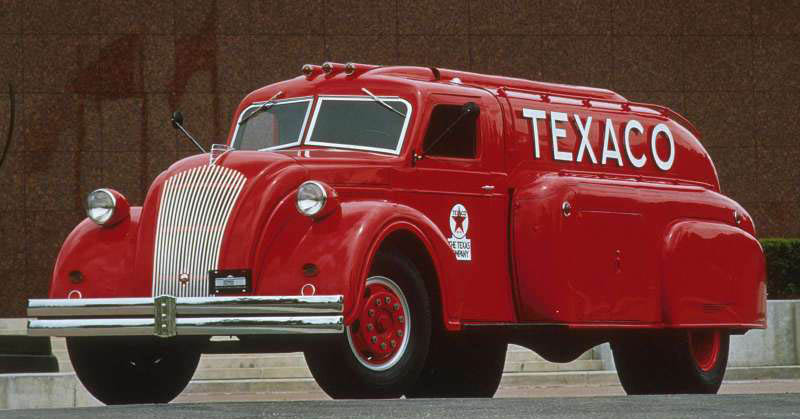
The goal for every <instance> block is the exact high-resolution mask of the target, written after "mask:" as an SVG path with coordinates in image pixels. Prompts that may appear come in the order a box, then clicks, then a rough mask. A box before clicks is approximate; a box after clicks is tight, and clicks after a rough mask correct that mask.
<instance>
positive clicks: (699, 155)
mask: <svg viewBox="0 0 800 419" xmlns="http://www.w3.org/2000/svg"><path fill="white" fill-rule="evenodd" d="M311 70H313V71H311ZM311 70H309V75H308V76H301V77H297V78H295V79H291V80H287V81H283V82H279V83H276V84H273V85H270V86H266V87H264V88H262V89H259V90H256V91H254V92H253V93H251V94H249V95H248V96H247V97H245V98H244V100H243V101H242V102H241V104H240V105H239V107H238V109H237V110H236V113H235V118H234V121H232V125H231V134H230V135H229V138H228V143H229V144H230V143H231V142H232V136H233V132H234V130H235V128H236V121H237V120H238V117H239V114H240V113H241V112H243V110H244V109H245V108H247V107H248V106H249V105H251V104H252V103H254V102H259V101H265V100H267V99H269V98H271V97H272V96H273V95H275V93H276V92H278V91H282V92H283V95H284V96H283V97H286V98H292V97H313V98H317V97H318V96H319V95H358V96H364V94H363V93H362V90H361V89H362V88H367V89H369V90H370V91H371V92H374V93H375V94H376V95H379V96H396V97H400V98H402V99H404V100H406V101H408V102H409V103H410V104H411V109H412V110H411V117H410V123H409V125H408V130H407V132H406V134H405V141H404V143H403V147H402V149H401V150H400V152H399V155H392V154H382V153H377V152H369V151H354V150H337V149H332V148H326V147H319V146H309V145H305V144H301V145H298V146H295V147H291V148H288V149H284V150H280V151H275V152H265V151H233V152H229V153H226V154H225V155H223V156H222V157H220V159H219V160H218V161H217V163H216V164H218V165H221V166H224V167H225V168H229V169H233V170H235V171H238V172H240V173H241V174H243V175H244V176H245V177H246V178H247V181H246V184H245V186H244V188H243V190H242V192H241V195H240V196H239V198H238V200H237V201H236V205H235V207H234V209H233V211H232V213H231V214H230V222H229V223H228V224H227V227H226V229H225V232H224V236H223V237H224V239H223V242H222V247H221V252H220V261H219V267H220V269H242V268H246V269H252V273H253V280H254V289H253V292H252V294H253V295H299V294H301V288H302V287H303V286H304V285H305V284H308V283H311V284H313V285H314V286H315V288H316V292H317V294H324V295H327V294H342V295H344V301H345V316H346V317H345V322H346V323H347V324H349V323H350V322H352V321H354V320H355V318H356V317H357V316H358V313H359V307H356V306H355V305H356V304H358V302H359V301H361V300H362V299H359V298H355V296H356V295H360V293H362V292H363V287H364V282H365V278H366V277H367V276H368V273H369V269H370V263H371V260H372V258H373V257H374V255H375V253H376V251H377V250H378V249H379V248H380V246H381V245H382V243H384V241H385V240H386V239H387V238H389V237H392V236H393V235H396V234H404V235H406V236H408V237H413V238H414V239H415V240H416V242H415V243H417V244H418V245H417V247H418V250H421V251H422V252H424V253H425V254H426V255H428V257H429V260H430V265H431V269H432V272H434V273H435V275H433V276H432V277H428V278H425V279H426V281H430V282H431V283H432V285H431V286H432V287H433V288H432V289H437V290H438V294H439V296H440V298H441V307H442V321H443V322H444V324H445V325H446V327H447V328H448V329H450V330H459V329H461V328H462V327H463V326H464V325H470V324H500V325H505V324H518V323H525V324H548V325H553V324H556V325H563V326H567V327H570V328H600V329H603V328H608V329H620V328H672V327H726V328H732V329H749V328H760V327H764V326H765V305H766V304H765V286H764V280H765V270H764V260H763V253H762V251H761V248H760V246H759V244H758V242H757V241H756V240H755V239H754V236H755V230H754V226H753V223H752V220H751V218H750V217H749V215H748V214H747V212H746V211H745V210H744V209H743V208H742V207H741V206H740V205H738V204H737V203H736V202H734V201H733V200H731V199H729V198H727V197H725V196H724V195H722V194H721V193H720V190H719V183H718V180H717V176H716V172H715V169H714V166H713V164H712V162H711V160H710V159H709V157H708V154H707V153H706V151H705V150H704V149H703V147H702V145H701V144H700V143H699V141H698V140H697V138H696V135H697V134H696V130H695V129H694V128H693V127H691V125H690V124H688V122H686V121H685V120H683V119H682V118H681V117H679V116H676V115H675V114H674V113H672V112H671V111H669V110H666V109H664V108H661V107H658V106H654V105H640V104H634V103H630V102H628V101H626V100H625V99H624V98H623V97H621V96H619V95H617V94H615V93H613V92H610V91H606V90H601V89H589V88H581V87H572V86H561V85H551V84H546V83H536V82H528V81H524V80H518V79H510V78H504V77H496V76H483V75H477V74H471V73H464V72H456V71H451V70H436V69H427V68H417V67H388V68H375V67H369V68H366V67H364V68H361V69H360V70H359V71H356V72H355V73H354V74H352V75H347V74H345V73H344V72H342V71H341V69H339V68H338V67H335V68H334V74H331V75H327V74H325V73H324V72H321V71H317V68H316V67H315V68H314V69H311ZM468 101H471V102H474V103H476V104H477V105H478V106H479V107H480V115H479V122H478V127H479V135H478V137H479V138H478V141H479V143H478V148H477V158H475V159H456V158H436V157H432V156H430V157H429V156H426V157H425V158H423V159H422V160H419V161H415V160H414V159H412V155H413V154H414V153H421V152H422V141H423V138H424V136H425V133H426V130H427V127H428V122H429V119H430V115H431V112H432V109H433V108H434V105H436V104H458V105H460V104H464V103H466V102H468ZM316 106H317V102H316V100H315V101H314V103H313V105H312V112H313V110H314V108H313V107H316ZM536 112H541V115H544V116H543V117H541V118H538V119H537V118H535V117H533V118H532V117H530V115H532V114H535V113H536ZM563 115H566V121H565V120H563V119H561V118H562V117H563ZM576 115H577V118H576ZM589 117H592V121H593V122H592V123H590V124H588V125H585V124H586V121H587V120H588V118H589ZM631 119H635V120H636V121H638V123H639V126H636V124H629V123H628V121H630V120H631ZM310 123H311V122H307V123H306V124H307V125H308V124H310ZM629 126H630V127H633V128H628V127H629ZM659 126H661V127H662V128H658V127H659ZM586 127H588V130H587V133H588V135H587V141H588V142H587V144H585V145H581V143H582V139H581V135H580V133H581V128H586ZM663 127H666V129H667V130H668V131H669V132H670V133H671V136H672V139H673V141H672V144H673V146H674V147H673V148H672V149H670V147H669V145H670V141H669V140H668V139H667V138H666V137H665V135H664V134H663V132H662V134H658V132H657V131H658V129H663ZM306 129H307V127H306ZM608 130H610V131H613V134H609V133H608V132H606V131H608ZM654 130H656V134H652V133H653V131H654ZM534 131H535V132H534ZM651 134H652V137H651ZM609 135H611V136H612V137H615V138H614V140H613V141H611V142H614V143H616V150H617V154H616V155H615V154H614V153H613V148H614V147H613V144H606V143H608V142H609V141H607V140H606V137H608V136H609ZM659 135H660V136H659ZM554 138H555V142H556V144H555V146H554ZM625 138H628V139H629V140H630V141H628V140H626V139H625ZM654 138H655V139H654ZM536 144H538V150H539V153H538V158H537V152H536V148H537V146H536ZM584 146H586V147H588V148H589V149H586V148H584V149H583V150H582V152H581V151H580V150H581V147H584ZM604 150H605V151H604ZM564 153H569V154H570V156H569V160H566V156H567V154H564ZM579 153H580V154H581V155H582V161H580V162H578V161H576V160H577V159H578V156H579ZM590 153H591V154H592V155H593V156H590ZM601 155H606V156H605V157H604V158H602V159H601ZM669 155H672V157H674V159H673V161H672V162H667V160H668V159H665V157H664V156H669ZM606 157H607V158H606ZM595 158H596V160H597V162H596V163H595V162H594V161H593V160H595ZM643 159H645V160H643ZM601 160H606V161H605V163H603V162H602V161H601ZM634 163H635V164H634ZM667 163H669V168H668V169H664V168H661V167H659V165H662V166H666V165H667ZM207 164H208V156H207V155H201V156H194V157H189V158H186V159H184V160H181V161H179V162H176V163H175V164H173V165H172V166H171V167H170V168H169V169H168V170H166V171H165V172H164V173H163V174H161V175H160V176H159V177H158V178H157V179H156V180H155V181H154V182H153V184H152V186H151V187H150V190H149V192H148V194H147V197H146V199H145V202H144V203H143V206H142V207H134V208H132V209H131V216H130V217H129V218H128V219H125V220H123V221H122V222H120V223H119V224H117V225H116V226H114V227H110V228H102V227H99V226H97V225H95V224H93V223H91V222H89V221H84V222H83V223H82V224H81V225H79V226H78V227H77V228H76V229H75V231H73V233H72V234H71V235H70V237H69V238H68V239H67V241H66V243H65V244H64V246H63V248H62V251H61V254H60V256H59V259H58V262H57V263H56V268H55V272H54V276H53V282H52V287H51V292H50V297H51V298H66V297H67V294H68V293H69V292H70V291H71V290H78V291H80V292H81V294H82V295H83V297H84V298H87V297H137V296H150V295H152V281H151V278H152V272H153V254H154V246H155V243H154V242H155V237H156V226H155V224H156V220H157V215H158V214H157V212H158V208H159V203H160V199H161V193H162V189H163V187H164V182H165V181H166V180H167V179H168V178H169V177H170V176H172V175H174V174H175V173H178V172H181V171H184V170H188V169H191V168H194V167H198V166H202V165H207ZM637 165H641V167H637ZM310 179H313V180H318V181H322V182H325V183H326V184H328V185H330V186H331V187H332V188H334V189H335V191H336V193H337V194H338V200H339V206H338V209H337V210H336V211H334V212H333V213H331V214H328V215H327V216H325V217H322V218H321V219H312V218H309V217H305V216H303V215H301V214H299V213H298V211H297V209H296V208H295V192H296V190H297V187H298V186H299V185H300V184H301V183H302V182H304V181H306V180H310ZM112 186H113V185H112ZM565 203H567V204H566V205H568V207H569V210H568V211H567V210H565ZM458 204H460V205H462V206H463V208H465V209H466V210H467V211H468V213H469V233H468V234H469V236H468V238H469V239H470V241H471V260H469V261H464V260H457V259H456V257H455V256H454V252H453V250H452V248H451V245H450V243H448V238H449V237H450V236H451V235H452V234H453V233H451V225H450V221H451V209H452V208H455V206H456V205H458ZM307 263H314V264H316V265H317V266H318V268H319V273H318V274H317V275H316V276H314V277H313V278H309V277H307V276H306V275H304V272H303V269H302V267H303V266H304V265H305V264H307ZM73 270H80V271H81V272H83V273H84V276H85V280H84V281H83V282H82V283H80V284H74V283H70V281H69V278H68V274H69V272H71V271H73Z"/></svg>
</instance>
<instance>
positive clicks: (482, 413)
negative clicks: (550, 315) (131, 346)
mask: <svg viewBox="0 0 800 419" xmlns="http://www.w3.org/2000/svg"><path fill="white" fill-rule="evenodd" d="M621 392H622V389H621V388H620V387H619V386H557V387H533V388H522V387H520V388H514V389H505V390H503V391H501V392H500V394H498V397H497V398H495V399H439V400H345V401H333V400H313V399H318V398H324V395H317V394H305V397H304V398H306V399H311V400H302V401H297V400H294V401H267V402H264V401H262V402H253V401H246V400H248V399H249V400H253V399H254V396H250V397H249V398H247V397H245V398H242V397H243V396H242V395H240V396H239V397H238V398H237V397H233V398H228V402H227V403H225V402H220V403H209V400H205V402H200V401H199V400H197V401H195V403H174V404H169V405H141V406H121V407H91V408H80V409H37V410H6V411H0V419H5V418H19V419H27V418H31V419H32V418H37V419H38V418H64V419H67V418H68V419H84V418H92V419H105V418H120V419H126V418H145V417H152V418H158V419H204V418H209V419H211V418H213V419H216V418H225V419H244V418H289V417H322V418H372V417H409V418H457V419H466V418H516V417H540V418H559V419H561V418H586V417H592V418H613V419H628V418H631V419H632V418H636V419H638V418H644V417H647V418H695V417H703V418H732V417H741V418H784V417H800V381H796V380H795V381H781V380H774V381H753V382H729V383H726V384H725V385H724V386H723V388H722V390H721V392H722V393H724V394H720V395H717V396H688V395H676V396H636V397H633V396H622V395H620V394H621ZM301 394H302V393H301ZM275 396H277V398H280V397H281V396H280V395H275ZM285 396H287V397H286V398H287V399H292V398H296V397H298V396H299V395H298V394H295V395H293V396H290V395H288V394H287V395H285ZM218 397H219V396H218ZM231 401H241V402H240V403H231Z"/></svg>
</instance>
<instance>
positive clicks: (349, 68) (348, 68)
mask: <svg viewBox="0 0 800 419" xmlns="http://www.w3.org/2000/svg"><path fill="white" fill-rule="evenodd" d="M355 72H356V64H355V63H352V62H351V63H347V64H345V65H344V74H347V75H348V76H349V75H352V74H353V73H355Z"/></svg>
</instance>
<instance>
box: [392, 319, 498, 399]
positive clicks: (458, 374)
mask: <svg viewBox="0 0 800 419" xmlns="http://www.w3.org/2000/svg"><path fill="white" fill-rule="evenodd" d="M507 349H508V344H507V343H506V342H505V341H497V340H494V339H490V338H484V337H477V336H474V337H473V336H459V335H449V334H443V333H437V334H436V335H435V337H434V338H433V339H432V341H431V350H430V352H429V354H428V359H427V360H426V361H425V368H424V369H423V370H422V374H421V375H420V377H419V379H418V380H417V382H416V383H415V384H414V386H413V387H412V388H411V389H410V390H409V391H408V392H406V397H408V398H443V397H492V396H494V394H495V393H496V392H497V388H498V387H499V386H500V379H501V378H503V369H504V367H505V362H506V350H507Z"/></svg>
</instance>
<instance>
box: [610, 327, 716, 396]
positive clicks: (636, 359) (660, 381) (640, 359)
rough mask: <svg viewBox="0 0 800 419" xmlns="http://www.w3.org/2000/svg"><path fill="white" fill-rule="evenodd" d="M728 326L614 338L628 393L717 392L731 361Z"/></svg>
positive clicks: (623, 382)
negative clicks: (724, 327) (729, 359)
mask: <svg viewBox="0 0 800 419" xmlns="http://www.w3.org/2000/svg"><path fill="white" fill-rule="evenodd" d="M728 346H729V334H728V332H727V331H726V330H719V329H698V330H689V331H680V332H677V333H675V334H669V335H663V336H636V337H629V338H623V339H620V340H617V341H614V342H612V344H611V348H612V351H613V353H614V363H615V364H616V366H617V373H618V374H619V379H620V382H621V383H622V387H623V388H624V389H625V391H626V392H627V393H628V394H675V393H694V394H715V393H717V391H718V390H719V387H720V385H721V384H722V379H723V377H724V376H725V368H726V367H727V365H728Z"/></svg>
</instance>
